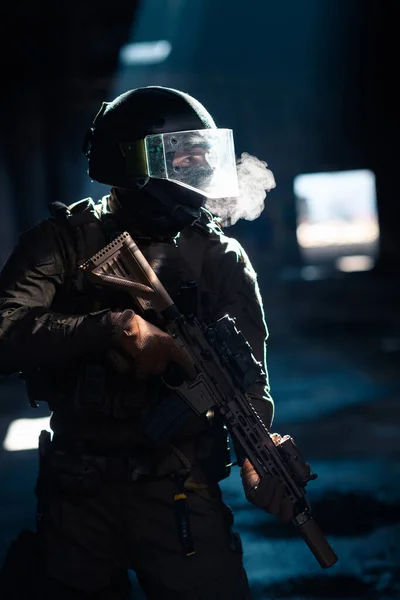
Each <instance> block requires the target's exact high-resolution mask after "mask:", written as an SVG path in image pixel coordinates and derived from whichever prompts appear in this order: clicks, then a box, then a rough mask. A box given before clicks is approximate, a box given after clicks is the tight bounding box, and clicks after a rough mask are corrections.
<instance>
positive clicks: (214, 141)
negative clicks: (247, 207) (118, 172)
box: [119, 128, 239, 198]
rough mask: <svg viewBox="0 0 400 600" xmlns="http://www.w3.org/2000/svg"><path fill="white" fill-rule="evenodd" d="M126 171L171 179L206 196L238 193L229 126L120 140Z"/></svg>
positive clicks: (213, 196)
mask: <svg viewBox="0 0 400 600" xmlns="http://www.w3.org/2000/svg"><path fill="white" fill-rule="evenodd" d="M119 145H120V148H121V151H122V154H123V156H124V158H125V162H126V169H127V174H128V176H129V177H132V178H135V179H141V178H144V179H145V178H152V179H163V180H167V181H171V182H174V183H176V184H178V185H180V186H183V187H185V188H188V189H190V190H193V191H195V192H198V193H200V194H202V195H203V196H206V197H207V198H222V197H233V196H238V195H239V186H238V179H237V171H236V158H235V149H234V143H233V133H232V130H231V129H217V128H215V129H195V130H191V131H176V132H171V133H160V134H156V135H147V136H146V137H145V138H144V139H142V140H136V141H133V142H121V143H120V144H119Z"/></svg>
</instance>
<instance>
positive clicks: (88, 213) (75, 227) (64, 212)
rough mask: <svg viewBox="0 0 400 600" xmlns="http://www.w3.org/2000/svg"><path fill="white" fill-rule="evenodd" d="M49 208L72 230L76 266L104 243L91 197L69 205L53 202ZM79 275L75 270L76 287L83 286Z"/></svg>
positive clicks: (98, 216)
mask: <svg viewBox="0 0 400 600" xmlns="http://www.w3.org/2000/svg"><path fill="white" fill-rule="evenodd" d="M49 210H50V213H51V214H52V215H53V217H54V218H55V219H56V220H60V221H62V222H64V223H67V224H68V226H69V227H70V228H71V230H72V233H73V236H74V240H75V246H76V252H77V265H76V266H77V267H78V266H79V265H80V264H82V263H83V262H85V261H86V260H88V259H89V258H90V257H91V256H93V254H96V252H98V251H99V250H100V249H101V248H102V247H103V246H105V245H106V243H107V242H106V236H105V234H104V231H103V228H102V223H101V219H100V215H99V212H98V211H97V210H96V205H95V203H94V202H93V200H92V198H83V199H81V200H78V201H77V202H74V203H73V204H70V205H69V206H67V205H66V204H62V203H61V202H53V203H52V204H50V205H49ZM81 275H83V274H81V273H80V272H75V276H76V283H77V287H78V289H82V286H83V281H82V277H81Z"/></svg>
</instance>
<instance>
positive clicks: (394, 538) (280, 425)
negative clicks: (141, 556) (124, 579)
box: [0, 273, 400, 600]
mask: <svg viewBox="0 0 400 600" xmlns="http://www.w3.org/2000/svg"><path fill="white" fill-rule="evenodd" d="M260 283H261V289H262V293H263V297H264V301H265V309H266V316H267V321H268V323H269V328H270V333H271V337H270V343H269V350H268V353H269V370H270V379H271V390H272V393H273V396H274V399H275V403H276V417H275V422H274V427H273V429H274V431H279V432H280V433H289V434H291V435H292V436H293V437H294V438H295V440H296V442H297V444H298V446H299V447H300V449H301V450H302V453H303V455H304V456H305V458H306V459H307V460H308V462H310V463H311V465H312V467H313V470H314V471H315V472H316V473H317V474H318V476H319V477H318V479H317V480H316V481H314V482H311V483H310V484H309V486H308V497H309V500H310V503H311V506H312V508H313V512H314V516H315V518H316V520H317V522H318V523H319V525H320V526H321V528H322V530H323V531H324V533H325V535H326V536H327V538H328V539H329V541H330V543H331V545H332V546H333V548H334V549H335V551H336V553H337V554H338V556H339V561H338V563H337V564H336V565H334V566H333V567H332V568H330V569H327V570H324V569H321V567H320V566H319V564H318V563H317V561H316V560H315V558H314V557H313V555H312V554H311V552H310V550H309V549H308V547H307V546H306V544H305V543H304V541H303V540H302V539H301V538H300V537H299V535H298V533H297V531H295V530H294V528H293V527H292V526H291V525H283V524H281V523H280V522H278V521H277V520H276V519H275V518H274V517H272V516H269V515H266V514H264V513H262V512H261V511H259V510H257V509H255V508H254V507H253V506H251V505H250V504H248V503H247V502H246V501H245V499H244V496H243V493H242V490H241V484H240V481H239V479H240V478H239V473H238V470H237V469H234V470H233V473H232V475H231V477H230V478H229V479H228V480H226V481H224V482H223V484H222V488H223V491H224V494H225V501H226V502H227V504H229V505H230V506H231V507H232V508H233V510H234V513H235V523H236V530H237V531H238V532H239V533H240V534H241V536H242V540H243V544H244V550H245V565H246V568H247V572H248V575H249V579H250V583H251V586H252V589H253V594H254V600H261V599H278V598H290V599H292V600H310V599H313V600H319V599H323V598H330V599H340V598H348V599H351V600H359V599H361V598H367V599H377V600H386V599H393V598H400V548H399V544H397V543H396V542H398V541H400V483H399V482H400V435H399V425H400V369H399V366H400V361H399V359H400V313H399V311H398V306H399V300H400V290H399V286H398V284H397V278H395V277H394V276H393V275H390V276H388V275H378V274H374V273H365V274H359V275H350V274H349V275H346V276H345V277H340V278H330V279H327V280H316V281H307V282H306V281H301V280H300V279H298V278H296V277H294V278H293V277H289V278H287V279H286V280H285V281H277V282H275V284H271V283H270V282H269V284H268V287H267V285H266V282H263V281H262V277H261V276H260ZM0 394H1V412H0V437H1V436H3V437H4V435H5V433H6V430H7V427H8V424H9V422H10V421H11V420H13V419H15V418H18V417H19V418H20V417H33V416H35V417H36V416H39V414H40V415H45V414H46V412H45V408H44V407H41V408H40V409H39V412H33V411H32V410H30V409H29V407H27V406H26V404H25V398H24V394H23V387H22V383H21V382H20V381H19V380H17V379H14V378H12V379H9V380H7V381H3V382H2V383H1V384H0ZM36 470H37V467H36V452H35V451H19V452H6V451H4V450H1V451H0V473H1V481H2V484H1V488H0V557H2V556H4V554H5V552H6V549H7V546H8V544H9V542H10V540H11V539H13V538H14V537H15V536H16V535H17V533H18V531H19V530H20V529H21V528H23V527H32V526H33V521H34V496H33V486H34V482H35V477H36ZM132 582H133V591H132V599H133V598H134V599H135V600H142V599H143V595H142V593H141V592H140V590H139V589H138V587H137V584H136V582H135V577H134V574H133V573H132Z"/></svg>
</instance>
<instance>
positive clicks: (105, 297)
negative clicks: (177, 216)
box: [49, 198, 213, 419]
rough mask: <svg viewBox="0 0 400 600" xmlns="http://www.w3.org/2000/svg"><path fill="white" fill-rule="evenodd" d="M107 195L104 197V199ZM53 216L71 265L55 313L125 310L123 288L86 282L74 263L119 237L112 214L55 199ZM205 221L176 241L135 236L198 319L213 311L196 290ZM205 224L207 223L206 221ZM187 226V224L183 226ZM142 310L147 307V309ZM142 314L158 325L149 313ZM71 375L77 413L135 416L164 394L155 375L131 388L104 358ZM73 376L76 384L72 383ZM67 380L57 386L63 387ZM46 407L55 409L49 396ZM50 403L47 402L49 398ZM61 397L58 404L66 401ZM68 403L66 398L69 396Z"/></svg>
mask: <svg viewBox="0 0 400 600" xmlns="http://www.w3.org/2000/svg"><path fill="white" fill-rule="evenodd" d="M104 201H106V199H103V202H104ZM50 210H51V213H52V215H53V216H54V218H55V219H56V220H58V221H60V223H62V224H63V226H65V224H67V225H68V227H69V229H70V230H71V232H72V235H73V239H74V243H75V249H76V265H75V268H73V270H72V272H71V273H69V274H68V275H69V277H68V278H67V280H69V289H68V293H67V294H64V298H65V299H66V305H65V306H62V305H57V307H56V309H57V312H61V313H64V312H65V313H75V314H85V313H88V312H94V311H97V310H102V309H111V310H124V309H126V308H132V305H131V304H130V300H131V299H130V297H129V295H128V294H126V292H120V293H116V292H115V291H114V290H113V291H112V292H110V291H109V290H108V289H107V288H100V287H98V286H94V285H93V284H92V283H89V282H88V281H86V280H85V278H84V274H83V273H82V272H81V271H80V270H79V269H78V266H79V265H80V264H82V263H83V262H85V261H86V260H88V259H89V258H90V257H91V256H93V255H94V254H95V253H97V252H98V251H99V250H101V248H103V247H104V246H105V245H106V244H108V243H109V242H110V241H111V240H112V239H114V238H115V237H116V236H118V235H119V234H120V233H121V231H120V230H118V228H117V226H116V224H115V222H114V219H113V217H112V214H111V213H110V214H105V215H103V214H102V204H95V203H94V202H93V200H92V199H91V198H85V199H83V200H80V201H78V202H76V203H74V204H72V205H70V206H65V205H62V204H60V203H54V204H53V205H51V207H50ZM204 217H205V218H204V223H199V224H197V226H195V227H191V228H190V230H189V231H185V230H184V231H183V232H182V233H180V234H179V236H177V238H176V241H175V242H174V241H172V240H170V241H165V240H164V241H163V240H160V241H153V240H150V239H146V238H139V239H135V241H136V243H137V244H138V246H139V248H140V249H141V251H142V252H143V254H144V256H145V257H146V259H147V260H148V262H149V263H150V265H151V267H152V268H153V269H154V271H155V273H156V274H157V276H158V278H159V279H160V281H161V282H162V283H163V285H164V287H165V288H166V289H167V291H168V293H169V295H170V296H171V297H172V299H173V300H174V302H175V303H176V305H177V307H178V309H179V310H180V311H181V312H182V313H183V314H185V315H189V314H193V315H195V316H197V317H198V318H199V319H200V320H208V318H209V317H210V315H211V314H212V308H213V307H212V298H211V297H210V298H207V297H205V296H207V294H206V292H205V291H204V290H200V289H199V286H198V284H197V280H198V278H199V276H200V273H201V270H202V264H203V257H204V253H205V250H206V245H207V244H208V238H209V236H210V235H212V230H211V229H210V228H209V227H208V224H209V223H211V219H210V218H209V216H208V215H207V214H206V213H205V215H204ZM206 223H207V224H206ZM188 229H189V228H188ZM146 313H147V311H146ZM144 316H145V318H147V319H148V320H150V321H152V322H153V323H155V324H157V325H160V323H159V322H158V321H157V317H156V315H154V314H151V311H150V313H147V314H146V315H144ZM75 371H76V372H75V373H72V372H70V373H69V374H68V388H69V389H68V395H69V396H71V393H72V395H73V406H74V410H75V411H77V412H78V413H85V414H87V415H88V416H90V414H94V415H95V414H96V413H97V414H99V415H102V416H112V417H114V418H116V419H120V418H127V417H128V418H129V417H137V416H138V412H140V414H141V417H143V414H142V407H143V405H145V406H146V407H147V408H148V409H149V410H150V409H151V407H153V406H154V403H157V402H158V399H159V398H160V395H162V393H163V385H162V384H161V382H160V380H159V378H150V379H149V381H148V382H147V383H146V385H145V386H139V385H137V386H135V389H133V388H132V376H131V375H130V374H127V375H125V376H124V375H121V374H120V373H117V372H115V370H114V369H113V368H112V367H111V366H110V364H109V363H108V361H107V359H106V357H105V358H104V361H103V362H96V363H90V362H84V363H82V364H77V365H76V369H75ZM74 380H75V382H76V386H75V389H74V390H73V391H72V390H71V386H72V384H73V381H74ZM65 386H66V384H65V383H64V384H63V385H59V386H58V387H59V389H65ZM52 403H53V406H50V408H51V409H53V410H57V409H59V408H60V407H57V406H55V405H54V404H55V403H54V399H53V400H52ZM49 404H50V402H49ZM66 404H67V403H66V401H65V399H64V400H62V405H64V406H65V405H66ZM68 405H71V398H69V400H68Z"/></svg>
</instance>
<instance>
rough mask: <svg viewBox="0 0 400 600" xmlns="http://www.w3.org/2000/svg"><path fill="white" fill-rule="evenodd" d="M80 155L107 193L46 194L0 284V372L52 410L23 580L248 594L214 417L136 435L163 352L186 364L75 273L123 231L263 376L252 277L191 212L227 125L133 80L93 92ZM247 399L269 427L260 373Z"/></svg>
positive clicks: (216, 164) (144, 320)
mask: <svg viewBox="0 0 400 600" xmlns="http://www.w3.org/2000/svg"><path fill="white" fill-rule="evenodd" d="M84 152H85V155H86V156H87V158H88V164H89V167H88V173H89V176H90V177H91V179H93V180H96V181H98V182H100V183H103V184H107V185H109V186H110V193H109V194H108V195H107V196H105V197H104V198H102V199H101V200H100V201H99V202H97V203H94V202H93V201H92V200H91V199H90V198H86V199H84V200H81V201H78V202H75V203H73V204H72V205H70V206H69V207H67V206H65V205H62V204H60V203H57V202H55V203H54V204H53V205H52V206H51V212H52V216H51V217H49V218H48V219H45V220H44V221H42V222H40V223H39V224H37V225H35V226H33V227H32V228H30V229H29V230H27V231H25V232H24V233H23V234H21V236H20V241H19V244H18V246H17V247H16V248H15V250H14V252H13V253H12V255H11V257H10V259H9V260H8V262H7V264H6V266H5V267H4V269H3V271H2V274H1V280H0V290H1V313H0V317H1V318H0V351H1V372H2V373H3V374H11V373H14V372H21V373H22V376H23V378H24V379H25V381H26V386H27V392H28V396H29V399H30V402H31V404H34V403H35V402H36V401H46V402H48V405H49V408H50V410H51V429H52V431H53V435H52V439H50V435H47V434H46V433H42V435H41V439H40V443H39V451H40V452H39V453H40V469H39V477H38V483H37V487H36V494H37V497H38V511H37V535H36V540H37V549H38V554H37V556H39V557H40V564H41V568H40V573H41V577H40V581H39V580H37V581H36V584H35V585H37V586H39V589H40V597H42V598H57V600H63V599H66V600H69V599H71V600H73V599H75V598H82V599H89V598H96V599H104V600H106V599H107V600H108V599H113V600H118V599H119V598H121V599H122V598H126V597H127V595H128V594H129V581H128V577H127V570H128V569H134V570H135V571H136V574H137V577H138V580H139V583H140V585H141V587H142V589H143V591H144V593H145V595H146V598H149V599H151V600H169V599H171V600H172V599H173V600H184V599H189V598H190V599H191V600H213V599H217V598H218V600H225V599H226V600H245V599H248V598H250V591H249V586H248V582H247V577H246V573H245V570H244V568H243V564H242V550H241V544H240V539H239V537H238V535H237V534H236V533H234V532H233V530H232V524H233V518H232V513H231V511H230V509H229V508H228V507H227V506H226V505H225V504H224V502H223V500H222V497H221V491H220V488H219V485H218V482H219V481H221V480H222V479H223V478H225V477H227V476H228V475H229V466H228V464H229V460H230V459H229V449H228V447H227V435H226V429H225V427H224V426H223V424H222V422H221V419H219V418H218V415H217V414H214V415H212V414H207V415H202V416H195V415H189V417H187V415H186V417H185V418H184V419H181V420H180V421H179V423H178V426H177V427H175V429H173V428H172V430H171V436H170V439H168V440H167V441H164V443H162V444H157V443H155V442H154V440H152V439H151V436H150V437H149V435H148V434H147V433H146V428H145V426H144V424H145V423H146V419H147V420H148V417H149V414H151V410H153V409H154V408H157V406H158V405H159V403H160V402H161V401H162V400H163V398H165V396H166V395H167V393H168V389H167V388H166V386H165V384H164V383H163V379H162V377H161V376H162V374H163V373H164V372H165V369H166V368H167V366H168V365H169V364H170V363H171V362H175V363H178V364H180V366H181V367H182V368H183V369H186V374H187V376H188V377H189V375H190V373H189V371H188V369H189V367H188V365H187V364H186V362H185V357H184V356H183V355H181V354H180V353H179V351H178V350H177V347H176V346H175V343H174V340H173V339H172V337H170V336H169V335H168V334H167V333H166V332H165V331H163V330H162V324H161V323H159V322H158V320H157V318H156V315H155V314H154V311H152V310H148V311H144V312H142V314H140V313H139V312H138V311H137V310H136V309H135V308H134V307H133V305H132V298H131V297H130V296H129V295H128V294H127V293H126V292H118V293H116V292H115V291H114V290H112V291H111V290H109V289H106V288H101V287H98V286H95V285H93V284H92V283H90V282H88V281H87V280H86V279H85V278H84V274H83V273H82V272H81V271H80V270H78V266H79V265H80V264H81V263H82V262H84V261H85V260H87V259H88V258H89V257H91V256H92V255H93V254H94V253H96V252H97V251H99V250H100V249H101V248H102V247H104V246H105V245H106V244H107V243H109V242H110V241H111V240H112V239H114V238H115V237H116V236H117V235H119V234H120V233H121V232H122V231H128V232H129V233H130V234H131V236H132V237H133V239H134V240H135V242H136V243H137V244H138V246H139V247H140V249H141V251H142V252H143V254H144V255H145V256H146V258H147V260H148V261H149V263H150V264H151V266H152V267H153V269H154V270H155V272H156V273H157V275H158V277H159V279H160V280H161V282H162V283H163V285H164V286H165V287H166V289H167V291H168V293H169V294H170V296H171V297H172V298H173V299H174V301H175V302H176V304H177V306H178V307H179V308H180V310H181V311H182V312H183V313H184V314H195V315H196V316H197V318H198V319H199V320H200V321H215V320H217V319H218V318H220V317H221V316H223V315H225V314H229V315H230V316H232V317H234V318H235V319H236V325H237V328H238V329H239V330H241V331H242V333H243V334H244V336H245V337H246V339H247V340H248V341H249V343H250V345H251V347H252V349H253V353H254V355H255V357H256V358H257V359H258V360H259V361H261V362H262V364H263V365H264V371H265V373H267V370H266V365H265V341H266V339H267V328H266V324H265V320H264V313H263V308H262V301H261V297H260V293H259V289H258V285H257V280H256V274H255V272H254V270H253V268H252V266H251V264H250V262H249V259H248V257H247V256H246V253H245V251H244V250H243V248H242V247H241V246H240V244H239V243H238V242H237V241H236V240H235V239H233V238H229V237H227V236H226V235H225V234H224V232H223V231H222V229H221V228H220V226H219V225H218V221H217V219H216V218H215V217H214V216H213V215H212V214H211V213H210V212H209V211H208V210H206V209H205V207H204V203H205V200H206V199H207V198H220V197H221V198H222V197H232V196H235V195H237V194H238V187H237V176H236V163H235V153H234V146H233V140H232V132H231V130H227V129H218V128H217V127H216V125H215V123H214V121H213V119H212V117H211V115H210V114H209V113H208V112H207V111H206V109H205V108H204V107H203V106H202V104H200V103H199V102H198V101H197V100H195V99H194V98H192V97H191V96H189V95H188V94H186V93H183V92H181V91H178V90H173V89H170V88H163V87H156V86H154V87H144V88H138V89H135V90H130V91H128V92H126V93H124V94H122V95H120V96H118V97H117V98H116V99H115V100H113V101H112V102H110V103H103V105H102V107H101V109H100V111H99V113H98V114H97V116H96V118H95V120H94V122H93V126H92V127H91V129H90V130H89V132H88V134H87V137H86V140H85V145H84ZM113 352H114V353H115V352H117V353H119V356H120V357H122V360H123V363H124V365H125V367H124V369H121V368H119V369H117V368H116V364H115V361H112V360H111V357H112V356H113ZM249 397H250V398H251V401H252V403H253V405H254V407H255V408H256V410H257V411H258V413H259V415H260V416H261V418H262V419H263V421H264V422H265V424H266V425H267V427H268V428H269V427H270V425H271V422H272V419H273V410H274V405H273V401H272V399H271V396H270V394H269V386H268V378H267V375H265V377H262V378H261V379H259V380H258V381H257V382H256V383H255V384H254V386H253V388H252V389H251V390H250V392H249ZM237 455H238V459H239V463H240V464H241V465H242V471H241V474H242V478H243V484H244V488H245V492H246V495H247V497H248V499H249V500H250V501H251V502H253V503H254V504H256V505H257V506H260V507H261V508H263V509H265V510H267V511H268V512H271V513H273V514H277V515H278V516H279V517H280V518H281V519H283V520H288V519H290V518H291V516H292V513H291V505H290V504H289V503H288V502H286V501H285V499H284V498H283V488H282V486H281V484H280V483H279V482H277V480H275V479H274V478H271V479H270V480H268V479H267V478H266V479H265V482H267V484H265V482H264V479H263V486H261V485H260V486H257V483H258V477H257V474H256V473H255V471H254V469H253V468H252V466H251V465H250V463H249V461H247V460H246V459H245V457H244V456H240V448H238V449H237ZM261 487H262V489H261ZM179 491H181V492H183V493H182V494H181V495H179ZM177 492H178V493H177ZM185 496H186V500H185V502H186V504H185V506H183V508H182V505H181V504H180V503H179V508H177V506H176V498H177V497H181V498H184V497H185ZM36 593H37V594H38V593H39V592H36ZM20 594H21V595H20V597H21V598H22V597H23V596H22V592H21V593H20ZM2 597H4V600H6V598H7V596H6V595H3V596H2ZM9 597H10V598H11V597H15V596H11V595H10V596H9ZM30 597H32V593H31V595H30ZM34 597H38V596H34Z"/></svg>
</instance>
